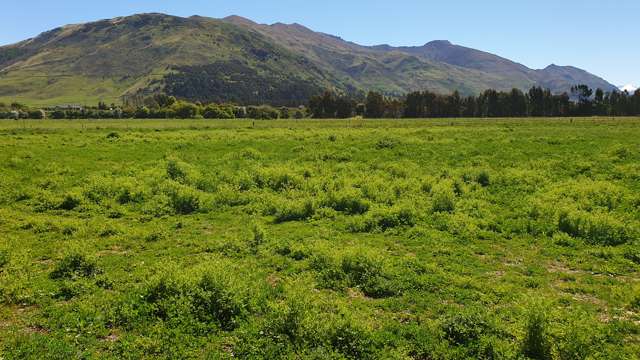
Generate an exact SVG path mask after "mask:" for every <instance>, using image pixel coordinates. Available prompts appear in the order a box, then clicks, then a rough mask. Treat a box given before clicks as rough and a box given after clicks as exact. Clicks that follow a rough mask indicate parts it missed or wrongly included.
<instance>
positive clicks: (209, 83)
mask: <svg viewBox="0 0 640 360" xmlns="http://www.w3.org/2000/svg"><path fill="white" fill-rule="evenodd" d="M578 83H584V84H587V85H589V86H591V87H594V88H596V87H601V88H603V89H605V90H608V91H611V90H614V89H615V87H614V86H613V85H611V84H609V83H607V82H606V81H604V80H602V79H600V78H598V77H596V76H594V75H591V74H589V73H587V72H586V71H583V70H580V69H577V68H573V67H559V66H555V65H552V66H549V67H548V68H546V69H543V70H532V69H529V68H527V67H526V66H524V65H521V64H518V63H515V62H512V61H510V60H508V59H504V58H501V57H499V56H496V55H493V54H489V53H486V52H482V51H478V50H474V49H470V48H466V47H462V46H457V45H454V44H451V43H450V42H448V41H433V42H430V43H427V44H426V45H424V46H420V47H391V46H388V45H380V46H362V45H358V44H355V43H352V42H348V41H345V40H343V39H341V38H339V37H336V36H333V35H328V34H324V33H319V32H314V31H312V30H310V29H308V28H306V27H304V26H302V25H300V24H282V23H276V24H272V25H264V24H257V23H255V22H253V21H251V20H248V19H245V18H242V17H239V16H231V17H227V18H225V19H212V18H206V17H200V16H193V17H190V18H183V17H176V16H170V15H164V14H139V15H133V16H127V17H119V18H115V19H109V20H101V21H96V22H91V23H86V24H76V25H67V26H63V27H60V28H57V29H54V30H51V31H48V32H45V33H43V34H40V35H39V36H37V37H35V38H33V39H28V40H25V41H22V42H19V43H17V44H13V45H8V46H3V47H0V101H5V100H7V101H8V100H17V101H21V102H25V103H29V104H41V105H52V104H65V103H96V102H97V101H99V100H101V101H106V102H120V101H121V100H123V99H132V98H139V97H141V96H144V95H147V94H152V93H154V92H166V93H168V94H171V95H175V96H177V97H180V98H185V99H189V100H200V101H217V102H222V101H231V102H236V103H244V104H257V103H272V104H277V105H295V104H300V103H304V102H305V101H306V99H307V98H308V97H309V96H311V95H313V94H316V93H318V92H320V91H322V90H323V89H327V88H331V89H335V90H338V91H342V92H346V93H355V92H358V91H366V90H377V91H381V92H384V93H386V94H389V95H402V94H405V93H407V92H409V91H414V90H423V89H429V90H432V91H435V92H441V93H449V92H452V91H454V90H458V91H460V92H461V93H462V94H475V93H479V92H481V91H483V90H485V89H487V88H493V89H497V90H509V89H511V88H514V87H516V88H520V89H523V90H526V89H528V88H530V87H531V86H533V85H541V86H544V87H548V88H550V89H551V90H552V91H554V92H563V91H568V90H569V88H570V87H571V86H572V85H575V84H578Z"/></svg>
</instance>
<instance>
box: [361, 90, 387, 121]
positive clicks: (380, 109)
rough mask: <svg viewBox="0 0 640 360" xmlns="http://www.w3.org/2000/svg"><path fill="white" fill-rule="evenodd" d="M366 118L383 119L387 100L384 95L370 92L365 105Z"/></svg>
mask: <svg viewBox="0 0 640 360" xmlns="http://www.w3.org/2000/svg"><path fill="white" fill-rule="evenodd" d="M365 107H366V109H365V116H366V117H368V118H372V119H377V118H381V117H383V116H384V112H385V99H384V96H382V94H380V93H377V92H373V91H370V92H369V94H367V101H366V104H365Z"/></svg>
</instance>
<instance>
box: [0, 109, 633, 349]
mask: <svg viewBox="0 0 640 360" xmlns="http://www.w3.org/2000/svg"><path fill="white" fill-rule="evenodd" d="M639 234H640V119H637V118H635V119H634V118H625V119H609V118H607V119H597V118H593V119H546V120H541V119H527V120H522V119H520V120H516V119H500V120H486V119H483V120H473V119H461V120H413V121H411V120H388V121H368V120H353V121H311V120H301V121H255V122H253V121H239V120H233V121H204V120H188V121H187V120H185V121H133V120H123V121H3V122H0V358H1V359H29V358H33V359H41V358H56V359H70V358H113V359H120V358H155V357H159V358H168V359H178V358H213V359H216V358H232V357H233V358H265V359H274V358H290V359H307V358H309V359H345V358H346V359H462V358H471V359H476V358H477V359H525V358H531V359H587V358H589V359H637V358H639V355H638V354H640V272H639V271H640V240H639V236H640V235H639Z"/></svg>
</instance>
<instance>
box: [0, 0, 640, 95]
mask: <svg viewBox="0 0 640 360" xmlns="http://www.w3.org/2000/svg"><path fill="white" fill-rule="evenodd" d="M3 2H4V4H2V6H1V10H0V12H1V13H2V16H1V17H2V19H1V20H0V44H9V43H13V42H17V41H19V40H23V39H26V38H29V37H33V36H35V35H37V34H39V33H40V32H42V31H45V30H49V29H52V28H54V27H57V26H60V25H64V24H69V23H79V22H86V21H91V20H98V19H104V18H111V17H115V16H121V15H130V14H133V13H139V12H163V13H168V14H173V15H180V16H190V15H196V14H197V15H202V16H210V17H224V16H227V15H232V14H237V15H241V16H244V17H248V18H251V19H253V20H255V21H257V22H261V23H273V22H278V21H280V22H287V23H290V22H298V23H301V24H303V25H306V26H308V27H310V28H311V29H313V30H316V31H322V32H326V33H331V34H334V35H338V36H341V37H342V38H344V39H346V40H351V41H354V42H357V43H361V44H365V45H372V44H381V43H388V44H392V45H422V44H424V43H426V42H428V41H430V40H436V39H446V40H450V41H452V42H454V43H456V44H460V45H465V46H469V47H473V48H477V49H481V50H485V51H489V52H492V53H496V54H498V55H501V56H504V57H507V58H510V59H512V60H516V61H518V62H521V63H523V64H525V65H527V66H529V67H533V68H542V67H545V66H547V65H549V64H551V63H555V64H558V65H574V66H578V67H581V68H584V69H586V70H588V71H590V72H593V73H595V74H597V75H599V76H602V77H604V78H605V79H607V80H609V81H610V82H612V83H614V84H615V85H625V84H629V83H631V84H635V85H636V86H640V65H639V64H640V46H639V45H638V39H640V1H639V0H500V1H497V0H494V1H491V0H485V1H481V0H457V1H456V0H449V1H429V0H322V1H315V0H171V1H170V0H136V1H133V0H130V1H125V0H109V1H90V0H8V1H3Z"/></svg>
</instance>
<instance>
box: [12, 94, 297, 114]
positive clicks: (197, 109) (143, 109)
mask: <svg viewBox="0 0 640 360" xmlns="http://www.w3.org/2000/svg"><path fill="white" fill-rule="evenodd" d="M305 117H307V113H306V110H305V108H304V107H299V108H288V107H273V106H269V105H262V106H237V105H233V104H215V103H211V104H201V103H199V102H195V103H194V102H189V101H184V100H178V99H176V98H175V97H173V96H167V95H165V94H156V95H153V96H148V97H145V98H143V99H142V100H141V101H140V103H139V104H137V105H131V104H125V105H123V106H118V105H115V104H111V105H107V104H105V103H103V102H99V103H98V105H97V106H58V107H50V108H44V109H39V108H30V107H28V106H26V105H23V104H20V103H17V102H14V103H11V104H8V105H7V104H4V103H0V119H45V118H47V119H196V118H203V119H243V118H248V119H264V120H270V119H282V118H284V119H288V118H297V119H301V118H305Z"/></svg>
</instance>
